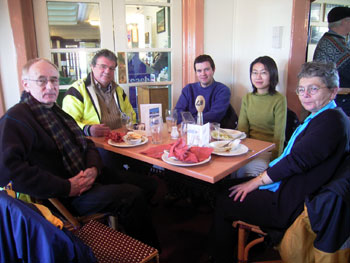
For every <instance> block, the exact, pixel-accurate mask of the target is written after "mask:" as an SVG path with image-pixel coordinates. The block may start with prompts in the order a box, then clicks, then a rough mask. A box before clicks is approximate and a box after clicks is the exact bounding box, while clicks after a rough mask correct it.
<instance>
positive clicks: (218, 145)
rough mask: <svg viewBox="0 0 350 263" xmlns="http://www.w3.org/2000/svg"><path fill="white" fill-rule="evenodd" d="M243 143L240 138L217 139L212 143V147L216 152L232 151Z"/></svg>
mask: <svg viewBox="0 0 350 263" xmlns="http://www.w3.org/2000/svg"><path fill="white" fill-rule="evenodd" d="M240 143H241V140H240V139H236V140H228V141H215V142H211V143H210V147H212V148H213V149H214V151H215V152H218V153H220V152H221V153H222V152H231V151H234V150H236V149H237V148H238V146H239V144H240Z"/></svg>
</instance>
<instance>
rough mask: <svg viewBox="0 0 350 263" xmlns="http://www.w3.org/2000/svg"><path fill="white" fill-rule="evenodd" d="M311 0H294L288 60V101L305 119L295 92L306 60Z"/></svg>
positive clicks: (291, 107)
mask: <svg viewBox="0 0 350 263" xmlns="http://www.w3.org/2000/svg"><path fill="white" fill-rule="evenodd" d="M309 12H310V0H306V1H305V0H294V1H293V13H292V32H291V47H290V50H291V52H290V57H289V62H288V79H287V91H286V95H287V102H288V107H289V108H290V109H291V110H293V111H294V112H295V113H296V114H297V115H298V117H299V118H300V119H302V120H303V119H304V116H302V115H303V108H302V106H301V104H300V102H299V98H298V96H297V95H296V93H295V89H296V87H297V84H298V83H297V74H298V72H299V70H300V67H301V65H302V64H303V63H305V61H306V47H307V34H308V27H309Z"/></svg>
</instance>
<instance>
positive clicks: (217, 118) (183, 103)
mask: <svg viewBox="0 0 350 263" xmlns="http://www.w3.org/2000/svg"><path fill="white" fill-rule="evenodd" d="M194 70H195V72H196V76H197V78H198V80H199V82H195V83H190V84H187V85H186V87H185V88H183V90H182V93H181V96H180V98H179V100H178V102H177V104H176V107H175V109H176V110H177V112H178V113H179V119H178V122H179V123H181V121H182V117H181V112H183V111H189V112H191V114H192V115H193V117H194V119H195V120H196V119H197V109H196V106H195V100H196V98H197V96H198V95H202V96H203V97H204V99H205V108H204V111H203V123H207V122H221V121H222V120H223V118H224V116H225V114H226V112H227V110H228V109H229V108H230V109H232V107H230V97H231V91H230V89H229V88H228V87H227V86H225V85H224V84H222V83H220V82H217V81H215V80H214V78H213V76H214V72H215V64H214V61H213V59H212V58H211V57H210V56H209V55H200V56H198V57H197V58H196V59H195V61H194ZM232 110H233V109H232Z"/></svg>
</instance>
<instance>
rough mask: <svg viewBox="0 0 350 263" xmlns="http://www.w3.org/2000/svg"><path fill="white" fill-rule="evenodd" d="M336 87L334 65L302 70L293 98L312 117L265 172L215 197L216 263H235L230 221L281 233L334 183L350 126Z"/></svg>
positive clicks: (315, 65) (312, 65) (313, 65)
mask: <svg viewBox="0 0 350 263" xmlns="http://www.w3.org/2000/svg"><path fill="white" fill-rule="evenodd" d="M338 87H339V76H338V72H337V70H336V68H335V65H334V64H333V63H321V62H309V63H305V64H304V65H303V66H302V68H301V71H300V73H299V74H298V87H297V89H296V93H297V95H298V97H299V100H300V102H301V104H302V105H303V107H304V108H305V110H307V111H309V112H310V113H311V114H310V115H309V116H308V117H307V118H306V119H305V120H304V122H303V123H302V124H301V125H300V126H299V127H298V128H297V129H296V130H295V132H294V134H293V135H292V137H291V139H290V140H289V143H288V145H287V146H286V148H285V150H284V152H283V153H282V155H281V156H279V157H278V158H277V159H275V160H273V161H272V162H271V163H270V164H269V168H267V169H266V170H265V171H264V172H263V173H261V174H260V175H259V176H258V177H256V178H254V179H251V180H249V181H245V182H243V183H240V184H237V181H234V182H231V187H230V188H228V189H227V188H226V189H225V191H222V192H221V193H220V194H219V195H218V197H217V203H216V211H215V218H214V225H213V233H214V234H213V235H214V236H213V237H212V241H214V242H215V243H214V244H215V245H214V246H213V247H214V255H215V259H216V261H215V262H232V261H233V256H234V253H233V250H234V249H233V248H234V247H235V245H234V243H235V239H236V238H237V237H236V236H235V235H234V229H233V227H232V221H233V220H243V221H245V222H247V223H251V224H256V225H259V226H261V227H262V228H273V229H278V230H281V231H284V230H286V229H287V228H288V227H289V226H290V225H291V224H292V223H293V221H294V220H295V219H296V217H297V216H298V215H299V214H300V213H301V211H302V210H303V204H304V201H305V198H306V196H308V195H310V194H313V193H315V192H316V191H317V190H319V189H320V188H321V187H322V186H323V185H325V184H327V183H328V182H329V181H330V180H331V179H332V178H333V176H334V174H335V171H336V168H337V166H338V165H339V164H340V162H341V160H342V159H343V157H344V155H345V154H347V153H349V149H350V147H349V140H350V121H349V119H348V117H347V116H346V115H345V114H344V112H343V111H342V110H341V109H340V108H338V107H337V105H336V104H335V102H334V99H335V97H336V94H337V91H338ZM241 182H242V181H241ZM232 185H233V186H232Z"/></svg>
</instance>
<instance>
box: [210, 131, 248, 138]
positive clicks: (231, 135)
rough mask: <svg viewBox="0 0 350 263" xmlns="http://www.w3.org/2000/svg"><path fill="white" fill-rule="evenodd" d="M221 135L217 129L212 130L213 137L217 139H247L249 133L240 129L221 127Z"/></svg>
mask: <svg viewBox="0 0 350 263" xmlns="http://www.w3.org/2000/svg"><path fill="white" fill-rule="evenodd" d="M220 130H221V131H223V132H221V133H220V137H219V136H218V135H217V132H216V131H212V132H211V137H212V138H214V139H215V140H232V139H241V140H243V139H245V138H246V137H247V135H246V134H245V133H244V132H241V131H238V130H231V129H220Z"/></svg>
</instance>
